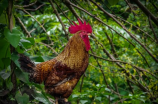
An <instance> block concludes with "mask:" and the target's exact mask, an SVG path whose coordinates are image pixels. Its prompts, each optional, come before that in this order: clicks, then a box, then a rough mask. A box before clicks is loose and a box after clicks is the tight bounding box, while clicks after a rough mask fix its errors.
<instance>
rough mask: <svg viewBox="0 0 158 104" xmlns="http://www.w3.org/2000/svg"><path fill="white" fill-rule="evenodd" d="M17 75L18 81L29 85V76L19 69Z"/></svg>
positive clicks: (16, 71)
mask: <svg viewBox="0 0 158 104" xmlns="http://www.w3.org/2000/svg"><path fill="white" fill-rule="evenodd" d="M15 75H16V76H17V78H18V79H20V80H21V81H23V82H25V83H29V79H28V74H27V73H24V72H22V71H21V70H20V69H19V68H17V69H16V70H15Z"/></svg>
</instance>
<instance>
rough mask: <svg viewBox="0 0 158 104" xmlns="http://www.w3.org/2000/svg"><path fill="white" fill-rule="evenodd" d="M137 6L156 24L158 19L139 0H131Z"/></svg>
mask: <svg viewBox="0 0 158 104" xmlns="http://www.w3.org/2000/svg"><path fill="white" fill-rule="evenodd" d="M133 1H134V2H135V3H136V4H137V5H138V7H139V8H140V9H141V10H142V11H143V12H144V13H145V14H146V15H147V17H151V19H152V21H153V22H154V23H155V25H157V26H158V20H157V19H156V17H155V16H154V15H153V14H152V13H151V12H150V11H149V10H148V9H147V8H146V7H145V6H144V5H143V4H142V3H141V2H140V1H139V0H133Z"/></svg>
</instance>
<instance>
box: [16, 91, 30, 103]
mask: <svg viewBox="0 0 158 104" xmlns="http://www.w3.org/2000/svg"><path fill="white" fill-rule="evenodd" d="M15 99H16V101H17V102H18V104H28V102H29V96H28V95H27V94H23V95H21V94H20V93H17V94H16V95H15Z"/></svg>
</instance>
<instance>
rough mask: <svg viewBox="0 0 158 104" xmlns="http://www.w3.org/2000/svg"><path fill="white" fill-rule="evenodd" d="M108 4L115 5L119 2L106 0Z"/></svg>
mask: <svg viewBox="0 0 158 104" xmlns="http://www.w3.org/2000/svg"><path fill="white" fill-rule="evenodd" d="M108 2H109V4H110V5H115V4H117V3H118V2H119V0H108Z"/></svg>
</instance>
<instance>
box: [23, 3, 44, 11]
mask: <svg viewBox="0 0 158 104" xmlns="http://www.w3.org/2000/svg"><path fill="white" fill-rule="evenodd" d="M44 5H46V4H42V5H40V6H38V7H37V8H35V9H25V10H30V11H36V10H38V9H40V8H41V7H42V6H44Z"/></svg>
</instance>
